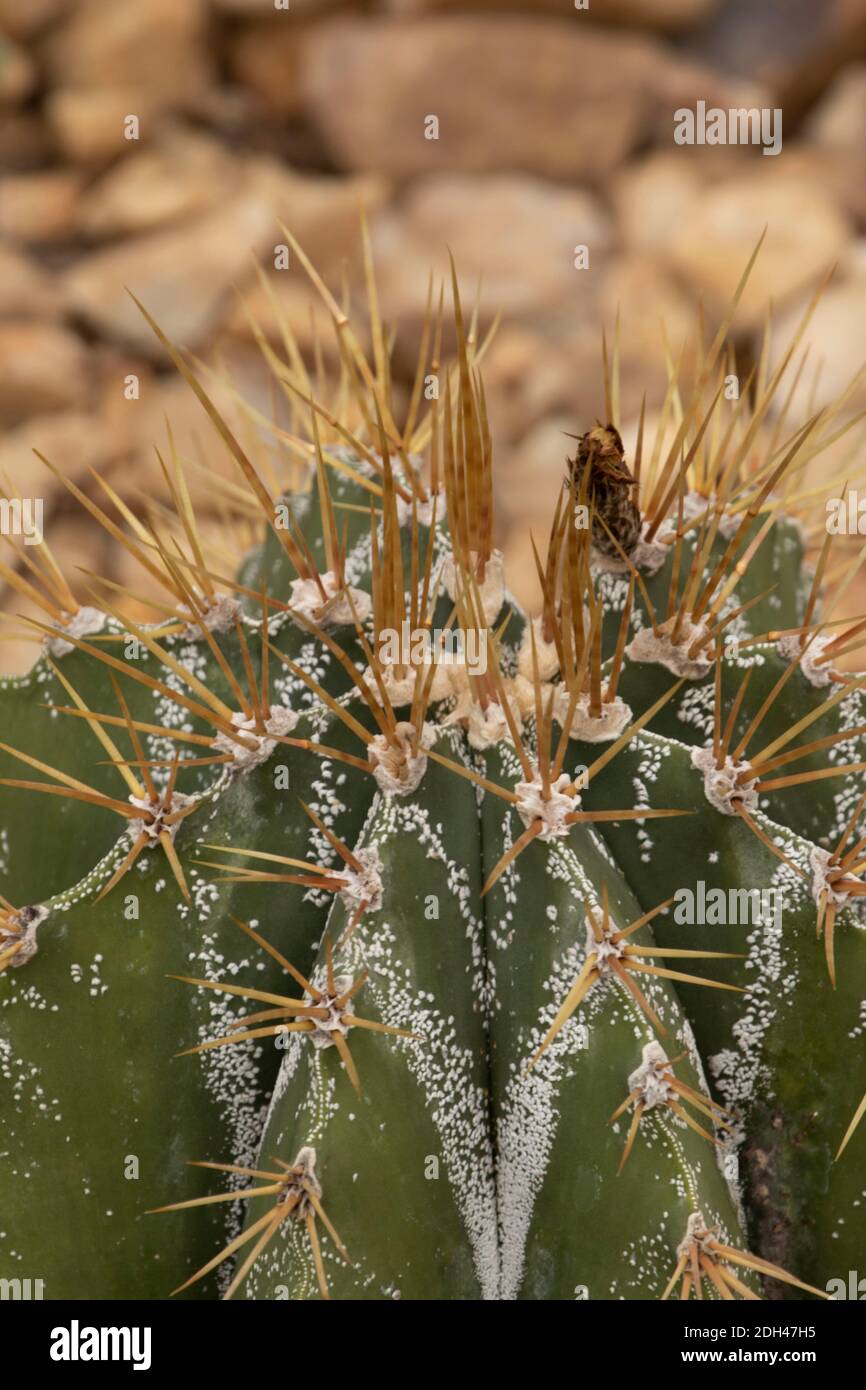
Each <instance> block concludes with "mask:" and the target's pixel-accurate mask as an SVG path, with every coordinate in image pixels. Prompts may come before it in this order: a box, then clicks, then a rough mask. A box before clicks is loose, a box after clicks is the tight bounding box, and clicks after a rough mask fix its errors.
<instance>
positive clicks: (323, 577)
mask: <svg viewBox="0 0 866 1390" xmlns="http://www.w3.org/2000/svg"><path fill="white" fill-rule="evenodd" d="M319 584H321V586H322V589H324V591H325V594H326V595H327V598H326V599H324V600H323V599H322V590H321V589H320V588H319ZM348 591H349V594H351V596H352V603H351V604H350V603H349V599H348V597H347V596H346V592H345V590H344V589H343V586H342V585H341V583H340V581H339V579H338V578H337V576H336V575H335V574H334V573H333V572H332V571H331V570H326V571H325V573H324V574H320V575H319V582H318V583H317V582H316V580H315V579H293V580H292V582H291V584H290V585H289V604H290V607H291V608H292V609H294V610H295V611H296V612H298V613H300V615H301V617H302V618H308V619H309V621H310V622H312V623H318V624H319V625H320V626H322V627H343V626H348V625H349V624H354V622H355V618H356V617H357V619H358V622H359V623H365V622H366V621H367V619H368V618H369V616H370V613H371V612H372V608H373V605H372V601H371V599H370V595H369V594H368V593H365V592H364V590H363V589H353V588H352V587H351V586H349V589H348ZM338 594H340V595H341V596H340V598H337V597H336V596H337V595H338ZM332 600H335V601H333V602H332ZM326 605H327V606H326ZM353 605H354V610H355V611H354V613H353V612H352V606H353ZM323 610H324V611H323Z"/></svg>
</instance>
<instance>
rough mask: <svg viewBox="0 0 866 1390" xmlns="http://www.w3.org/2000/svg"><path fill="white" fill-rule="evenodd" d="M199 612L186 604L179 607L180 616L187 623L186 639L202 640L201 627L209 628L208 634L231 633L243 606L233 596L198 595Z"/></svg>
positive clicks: (185, 629) (184, 631)
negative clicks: (209, 596)
mask: <svg viewBox="0 0 866 1390" xmlns="http://www.w3.org/2000/svg"><path fill="white" fill-rule="evenodd" d="M196 602H197V604H198V610H199V611H198V612H197V613H196V612H193V610H192V609H191V608H190V607H189V606H188V605H187V604H185V603H182V604H180V605H179V607H178V610H177V611H178V614H179V615H180V617H181V618H183V619H184V620H185V621H186V627H185V628H184V630H183V633H184V636H185V637H192V638H196V637H198V638H200V637H201V635H202V633H201V626H200V624H201V625H203V626H204V627H206V628H207V630H208V632H216V633H221V632H230V631H231V630H232V628H233V627H234V625H235V619H236V618H239V617H240V615H241V605H240V602H239V600H238V599H236V598H234V597H233V596H232V595H231V594H217V596H216V598H208V597H207V595H205V594H199V593H197V594H196Z"/></svg>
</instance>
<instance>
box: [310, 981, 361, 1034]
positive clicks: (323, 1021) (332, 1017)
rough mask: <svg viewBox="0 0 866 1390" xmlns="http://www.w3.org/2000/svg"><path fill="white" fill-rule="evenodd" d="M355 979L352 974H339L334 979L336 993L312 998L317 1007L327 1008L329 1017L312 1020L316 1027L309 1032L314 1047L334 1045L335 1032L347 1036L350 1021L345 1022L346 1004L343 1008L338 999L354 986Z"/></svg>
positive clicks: (325, 993) (312, 1002)
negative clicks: (339, 1006) (340, 1006)
mask: <svg viewBox="0 0 866 1390" xmlns="http://www.w3.org/2000/svg"><path fill="white" fill-rule="evenodd" d="M353 983H354V981H353V980H352V977H351V975H337V976H336V977H335V979H334V993H333V994H329V993H327V992H323V994H322V997H321V999H311V1000H310V1003H311V1004H314V1005H315V1007H316V1008H317V1009H327V1014H328V1016H327V1018H314V1019H312V1020H311V1022H313V1023H315V1025H316V1026H315V1028H314V1029H313V1031H312V1033H310V1034H309V1038H310V1042H311V1043H312V1044H313V1047H318V1048H324V1047H333V1046H334V1034H335V1033H339V1034H340V1035H341V1036H342V1037H345V1036H346V1034H347V1033H348V1031H349V1025H348V1023H344V1022H343V1015H344V1013H345V1012H346V1005H345V1004H344V1005H343V1006H342V1008H338V1007H337V1003H336V1001H337V1000H338V999H339V998H340V996H341V995H342V994H346V993H347V991H348V990H350V989H351V988H352V985H353Z"/></svg>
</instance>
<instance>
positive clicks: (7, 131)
mask: <svg viewBox="0 0 866 1390" xmlns="http://www.w3.org/2000/svg"><path fill="white" fill-rule="evenodd" d="M54 153H55V142H54V137H53V135H52V133H51V130H50V128H49V126H48V123H47V122H46V121H44V120H43V119H42V115H41V113H37V112H35V111H32V110H21V111H4V112H3V119H2V120H0V169H2V170H3V172H4V173H12V172H13V171H18V170H20V171H22V172H24V171H26V170H30V169H37V168H39V167H40V166H41V165H43V164H46V163H47V162H48V161H49V160H50V159H51V158H52V157H53V156H54Z"/></svg>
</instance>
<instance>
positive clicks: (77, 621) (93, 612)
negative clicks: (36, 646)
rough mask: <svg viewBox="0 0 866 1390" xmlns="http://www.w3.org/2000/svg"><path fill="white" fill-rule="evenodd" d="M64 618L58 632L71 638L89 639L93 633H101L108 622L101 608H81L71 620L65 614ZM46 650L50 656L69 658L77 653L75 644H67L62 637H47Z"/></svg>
mask: <svg viewBox="0 0 866 1390" xmlns="http://www.w3.org/2000/svg"><path fill="white" fill-rule="evenodd" d="M63 616H64V618H65V619H66V621H65V622H64V623H62V624H60V625H58V628H57V632H58V634H62V633H64V632H67V633H68V634H69V636H70V637H89V636H90V635H91V633H94V632H101V631H102V629H103V628H104V627H105V624H106V622H107V621H108V618H107V616H106V614H105V613H103V612H102V611H101V609H99V608H79V610H78V612H77V613H75V614H73V616H72V617H71V618H67V617H66V614H65V613H64V615H63ZM45 650H46V651H47V652H48V653H49V655H50V656H56V657H61V656H68V655H69V653H70V652H74V651H75V643H74V642H67V641H66V639H65V638H64V637H63V636H61V635H58V636H57V637H46V638H45Z"/></svg>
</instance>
